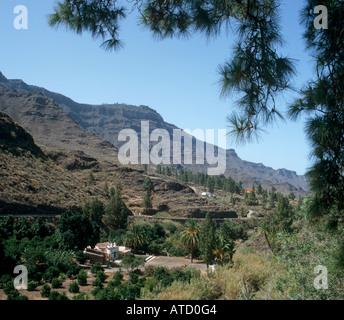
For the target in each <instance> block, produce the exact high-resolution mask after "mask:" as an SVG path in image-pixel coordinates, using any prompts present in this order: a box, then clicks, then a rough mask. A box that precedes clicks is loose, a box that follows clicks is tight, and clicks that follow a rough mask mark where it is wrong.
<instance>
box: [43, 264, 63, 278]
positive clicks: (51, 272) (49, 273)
mask: <svg viewBox="0 0 344 320" xmlns="http://www.w3.org/2000/svg"><path fill="white" fill-rule="evenodd" d="M60 273H61V271H60V269H59V268H57V267H54V266H51V267H49V268H48V269H47V270H46V272H45V273H44V275H43V279H44V280H46V281H48V282H51V281H52V280H53V279H54V278H58V277H59V275H60Z"/></svg>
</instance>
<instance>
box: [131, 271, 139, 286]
mask: <svg viewBox="0 0 344 320" xmlns="http://www.w3.org/2000/svg"><path fill="white" fill-rule="evenodd" d="M138 281H139V275H138V274H136V273H134V272H130V282H131V283H132V284H136V283H137V282H138Z"/></svg>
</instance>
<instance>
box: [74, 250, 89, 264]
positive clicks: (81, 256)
mask: <svg viewBox="0 0 344 320" xmlns="http://www.w3.org/2000/svg"><path fill="white" fill-rule="evenodd" d="M86 258H87V257H86V255H85V254H84V252H83V251H82V250H78V251H77V252H76V254H75V259H76V261H78V262H79V263H81V264H83V263H85V261H86Z"/></svg>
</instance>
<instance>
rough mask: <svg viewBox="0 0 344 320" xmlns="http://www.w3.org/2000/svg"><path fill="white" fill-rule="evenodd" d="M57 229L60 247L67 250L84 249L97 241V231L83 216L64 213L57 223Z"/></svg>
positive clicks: (68, 212) (69, 212) (74, 213)
mask: <svg viewBox="0 0 344 320" xmlns="http://www.w3.org/2000/svg"><path fill="white" fill-rule="evenodd" d="M58 229H59V232H60V235H61V242H62V245H63V246H64V247H65V248H67V249H79V250H80V249H84V248H86V247H87V246H88V245H90V246H94V245H95V244H96V243H97V242H98V241H99V234H100V233H99V229H97V228H95V226H94V224H92V223H91V222H90V220H89V219H88V217H87V216H86V215H84V214H81V213H77V212H72V211H66V212H64V213H63V214H62V215H61V217H60V221H59V225H58Z"/></svg>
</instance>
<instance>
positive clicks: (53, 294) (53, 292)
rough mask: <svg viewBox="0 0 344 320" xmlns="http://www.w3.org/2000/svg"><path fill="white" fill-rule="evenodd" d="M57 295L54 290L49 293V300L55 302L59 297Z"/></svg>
mask: <svg viewBox="0 0 344 320" xmlns="http://www.w3.org/2000/svg"><path fill="white" fill-rule="evenodd" d="M59 295H60V294H59V293H58V292H57V291H56V290H53V291H51V293H50V294H49V300H57V298H58V297H59Z"/></svg>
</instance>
